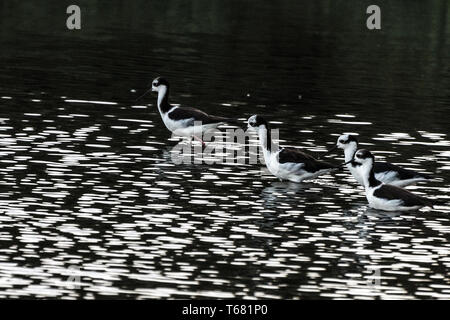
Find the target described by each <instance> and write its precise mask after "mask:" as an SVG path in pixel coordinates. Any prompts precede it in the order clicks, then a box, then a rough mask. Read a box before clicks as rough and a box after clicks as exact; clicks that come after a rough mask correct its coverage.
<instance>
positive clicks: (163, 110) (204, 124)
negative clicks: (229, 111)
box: [138, 77, 238, 145]
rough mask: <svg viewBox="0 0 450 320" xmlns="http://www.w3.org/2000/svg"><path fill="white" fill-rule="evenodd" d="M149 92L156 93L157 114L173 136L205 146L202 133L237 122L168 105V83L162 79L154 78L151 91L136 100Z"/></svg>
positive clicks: (195, 110)
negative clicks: (195, 141)
mask: <svg viewBox="0 0 450 320" xmlns="http://www.w3.org/2000/svg"><path fill="white" fill-rule="evenodd" d="M150 90H151V91H155V92H158V100H157V105H158V110H159V113H160V114H161V118H162V120H163V122H164V124H165V125H166V127H167V129H169V130H170V131H171V132H172V133H173V134H174V135H177V136H182V137H188V138H191V139H192V138H194V139H196V140H198V141H200V142H201V143H202V144H203V145H205V143H204V142H203V140H202V139H201V136H202V135H203V134H204V133H206V132H208V131H210V130H214V129H215V128H217V126H219V125H220V124H223V123H237V122H238V121H237V120H235V119H231V118H224V117H217V116H212V115H209V114H207V113H205V112H203V111H201V110H199V109H196V108H189V107H177V106H172V105H171V104H170V103H169V90H170V85H169V82H168V81H167V80H166V79H164V78H162V77H157V78H155V79H154V80H153V81H152V87H151V89H149V90H148V91H146V92H145V93H144V94H143V95H142V96H140V97H139V98H138V99H140V98H142V97H143V96H144V95H146V94H147V93H148V92H149V91H150Z"/></svg>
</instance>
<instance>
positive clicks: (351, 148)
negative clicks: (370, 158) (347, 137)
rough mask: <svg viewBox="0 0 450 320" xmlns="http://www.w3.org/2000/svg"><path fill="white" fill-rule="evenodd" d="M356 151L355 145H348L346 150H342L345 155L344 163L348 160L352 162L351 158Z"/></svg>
mask: <svg viewBox="0 0 450 320" xmlns="http://www.w3.org/2000/svg"><path fill="white" fill-rule="evenodd" d="M356 149H358V146H357V145H353V144H351V145H349V146H348V147H347V148H345V149H344V155H345V162H348V161H350V160H353V157H354V156H355V152H356Z"/></svg>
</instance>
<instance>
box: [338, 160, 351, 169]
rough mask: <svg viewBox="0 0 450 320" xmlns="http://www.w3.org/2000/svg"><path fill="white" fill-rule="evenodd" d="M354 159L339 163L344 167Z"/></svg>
mask: <svg viewBox="0 0 450 320" xmlns="http://www.w3.org/2000/svg"><path fill="white" fill-rule="evenodd" d="M352 161H353V159H352V160H348V161H347V162H344V163H343V164H341V165H339V167H343V166H345V165H347V164H349V163H350V162H352Z"/></svg>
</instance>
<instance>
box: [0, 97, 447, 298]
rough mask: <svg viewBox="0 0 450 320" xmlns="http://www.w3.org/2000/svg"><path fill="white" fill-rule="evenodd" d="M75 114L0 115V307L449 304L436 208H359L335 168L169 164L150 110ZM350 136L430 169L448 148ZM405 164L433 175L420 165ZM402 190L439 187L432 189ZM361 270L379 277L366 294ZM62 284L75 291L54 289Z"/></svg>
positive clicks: (426, 137)
mask: <svg viewBox="0 0 450 320" xmlns="http://www.w3.org/2000/svg"><path fill="white" fill-rule="evenodd" d="M10 101H11V103H14V99H11V100H10ZM45 103H46V102H45V101H42V102H40V104H41V105H43V106H44V105H45ZM118 106H120V104H118ZM73 108H74V104H71V103H67V102H66V104H64V108H62V110H61V111H60V112H58V114H57V115H55V116H56V118H58V119H59V120H58V121H71V122H70V127H67V126H65V125H60V126H58V127H56V126H55V125H54V122H46V121H44V120H54V119H49V118H48V117H47V116H45V115H43V114H42V113H33V114H30V113H24V114H22V115H20V114H18V115H15V117H16V118H8V117H7V116H6V115H3V116H2V120H3V121H2V122H3V126H2V128H1V129H2V141H1V147H0V152H1V154H2V160H1V161H0V163H1V164H2V166H1V168H0V171H1V174H2V186H3V187H2V191H1V193H0V199H1V200H0V211H1V213H2V214H1V216H0V219H1V232H0V239H1V242H2V243H3V247H2V249H1V251H0V252H1V255H0V259H1V262H0V273H1V277H0V279H2V281H1V282H0V286H1V288H2V293H1V296H3V297H31V296H33V297H66V298H70V297H72V298H76V297H84V298H94V297H100V296H109V297H114V296H120V297H130V298H131V297H135V298H167V297H171V298H174V297H176V298H186V297H198V298H208V297H211V296H214V297H218V298H251V297H253V298H308V297H323V298H349V297H354V298H361V299H365V298H374V297H379V298H388V297H391V298H396V297H397V298H400V297H401V298H408V297H409V298H413V297H416V298H417V297H422V298H448V296H449V294H450V285H449V283H448V274H447V272H448V268H449V263H450V260H449V244H448V241H447V240H448V234H449V232H450V224H449V219H448V214H449V213H450V208H449V207H448V206H447V207H441V208H439V209H429V208H428V209H423V210H422V211H420V212H414V213H383V212H379V211H376V210H372V209H368V208H367V204H366V201H365V198H364V193H363V191H362V189H361V188H359V187H357V186H356V185H355V184H354V182H353V180H352V178H351V177H350V176H349V173H348V172H346V171H343V172H338V173H336V174H335V175H334V176H332V175H326V176H323V177H322V178H320V179H317V180H315V181H313V182H309V183H304V184H295V183H287V182H279V181H277V180H276V179H274V178H272V177H270V176H264V177H263V178H262V177H261V176H260V175H261V172H262V171H261V169H260V167H261V165H248V164H243V165H239V164H236V165H231V166H230V165H223V166H222V165H220V164H213V165H205V164H180V165H176V164H174V163H173V161H172V158H171V156H170V152H171V151H170V150H171V147H170V144H172V145H175V144H176V142H174V141H168V140H167V138H164V136H159V137H156V136H152V135H151V132H149V128H153V127H156V126H161V122H160V119H159V115H158V114H154V115H149V114H148V108H141V109H137V110H136V109H135V108H130V107H126V108H125V109H122V110H116V109H115V110H108V113H111V114H114V113H116V112H119V113H120V115H116V116H114V120H112V121H111V122H110V125H109V127H105V126H104V124H102V123H98V122H97V119H96V118H95V117H94V116H92V115H91V114H89V113H88V112H87V113H74V111H75V110H72V109H73ZM77 112H79V111H77ZM74 115H76V116H74ZM55 116H53V117H55ZM74 117H76V118H79V119H83V120H77V121H73V122H72V119H73V118H74ZM61 119H66V120H61ZM25 120H27V121H26V127H24V128H23V129H22V130H21V131H18V130H16V129H14V127H13V126H10V125H9V123H11V122H24V121H25ZM348 125H349V126H355V128H354V130H353V131H360V129H359V127H358V126H359V125H358V124H353V123H352V124H350V123H349V124H348ZM277 126H279V127H283V123H282V122H280V123H279V124H277ZM62 128H65V129H62ZM330 129H331V127H330ZM349 129H350V131H352V130H351V127H349ZM116 130H120V134H116V133H112V132H114V131H116ZM142 133H144V134H142ZM304 134H305V135H309V134H311V135H313V134H314V132H313V130H311V133H310V132H305V133H304ZM136 135H139V137H136ZM381 137H383V138H382V139H380V138H381ZM282 138H283V137H282ZM332 138H333V139H330V143H332V142H334V140H335V139H334V137H332ZM172 140H173V139H172ZM289 140H290V139H289ZM364 140H365V142H366V143H368V142H369V141H370V142H371V148H374V149H375V148H376V149H375V150H383V148H384V149H386V150H389V152H387V151H386V152H380V153H381V154H383V155H384V157H387V158H394V159H396V158H399V159H400V158H402V159H403V158H404V157H403V155H402V154H401V151H399V152H397V151H392V150H395V149H394V148H392V147H391V146H396V147H398V148H404V149H401V150H402V151H403V150H407V148H405V147H403V145H406V146H411V145H412V144H413V143H421V144H423V145H427V146H428V147H429V148H430V150H432V151H431V152H435V155H434V157H433V159H434V160H435V163H436V166H437V167H439V166H440V165H444V164H445V161H442V162H443V163H440V159H443V157H442V156H441V157H440V156H439V154H441V153H442V152H446V151H439V150H436V151H433V150H434V148H436V149H437V148H438V147H440V148H442V147H444V148H448V147H449V145H450V142H449V141H448V140H447V136H446V135H442V134H440V135H436V134H429V133H427V132H421V135H420V137H416V138H411V137H410V135H409V134H407V133H399V132H395V133H394V132H393V133H384V134H378V135H376V136H375V137H374V138H373V139H371V140H369V139H368V138H365V139H364ZM286 141H288V140H286ZM407 141H409V143H406V142H407ZM289 142H291V141H289ZM292 142H294V144H297V145H300V146H302V145H303V147H305V148H308V147H309V146H310V145H311V144H313V145H315V146H318V147H320V148H321V149H323V150H325V148H326V146H324V145H323V142H324V141H316V140H315V139H313V138H312V137H309V138H308V139H305V140H304V141H303V140H302V141H299V140H296V141H292ZM250 143H256V140H251V141H250ZM381 143H383V145H381ZM397 150H398V149H397ZM440 150H442V149H440ZM444 150H445V149H444ZM413 153H414V152H413ZM194 156H197V155H194ZM218 156H219V157H220V156H221V155H220V154H219V155H218ZM341 157H342V155H338V158H341ZM405 160H408V161H404V164H405V165H406V164H408V165H410V166H411V167H416V168H417V169H421V170H423V171H427V169H428V170H429V171H434V170H435V169H434V168H433V167H430V162H429V157H421V156H416V157H411V158H408V159H405ZM441 170H442V168H441ZM441 172H442V173H443V172H444V170H442V171H441ZM410 188H411V190H414V191H415V192H416V193H420V194H423V195H425V196H430V197H436V196H440V197H443V196H444V197H445V194H446V193H448V191H449V189H448V187H446V186H445V184H443V183H442V181H441V182H439V181H437V182H432V183H429V184H427V185H419V186H415V187H410ZM371 267H373V268H377V270H379V271H380V276H379V279H380V282H379V283H378V284H376V285H370V286H369V285H368V280H367V279H370V276H371V274H372V270H371V269H370V268H371ZM74 274H76V275H77V277H75V279H76V280H77V281H79V283H78V282H67V279H69V278H70V277H71V276H72V278H73V275H74ZM72 278H71V279H72Z"/></svg>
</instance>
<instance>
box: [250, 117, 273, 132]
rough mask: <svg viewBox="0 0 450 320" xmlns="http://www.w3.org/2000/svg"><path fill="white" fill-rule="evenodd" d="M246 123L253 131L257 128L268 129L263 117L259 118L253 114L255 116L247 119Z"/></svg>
mask: <svg viewBox="0 0 450 320" xmlns="http://www.w3.org/2000/svg"><path fill="white" fill-rule="evenodd" d="M247 122H248V126H249V127H252V128H255V129H256V128H258V127H259V126H265V127H266V129H268V128H269V125H268V123H267V121H266V120H265V119H264V118H263V117H261V116H259V115H257V114H255V115H253V116H251V117H250V118H248V121H247Z"/></svg>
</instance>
